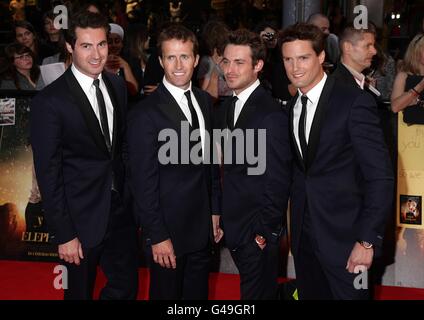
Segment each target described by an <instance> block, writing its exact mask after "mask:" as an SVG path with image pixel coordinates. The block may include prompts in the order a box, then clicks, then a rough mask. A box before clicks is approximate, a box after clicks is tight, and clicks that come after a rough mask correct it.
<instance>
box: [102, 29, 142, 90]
mask: <svg viewBox="0 0 424 320" xmlns="http://www.w3.org/2000/svg"><path fill="white" fill-rule="evenodd" d="M109 25H110V33H109V35H108V44H109V55H108V58H107V62H106V65H105V69H106V71H108V72H111V73H114V74H117V75H119V76H121V77H123V78H124V79H125V82H126V83H127V89H128V93H129V95H130V96H135V95H138V83H137V80H136V79H135V77H134V73H133V72H132V70H131V67H130V65H129V64H128V62H127V61H126V60H125V59H123V58H122V57H121V52H122V48H123V47H124V29H123V28H122V27H121V26H120V25H117V24H115V23H110V24H109Z"/></svg>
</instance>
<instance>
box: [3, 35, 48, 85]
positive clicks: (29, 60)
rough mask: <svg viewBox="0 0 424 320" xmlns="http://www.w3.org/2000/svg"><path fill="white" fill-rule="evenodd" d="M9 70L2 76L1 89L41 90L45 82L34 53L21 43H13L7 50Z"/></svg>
mask: <svg viewBox="0 0 424 320" xmlns="http://www.w3.org/2000/svg"><path fill="white" fill-rule="evenodd" d="M5 53H6V58H7V64H8V66H7V69H6V71H5V73H4V74H3V76H2V81H1V86H0V88H1V89H17V90H41V89H43V88H44V82H43V79H42V78H41V75H40V68H39V67H38V65H36V64H34V53H33V52H32V51H31V50H30V49H29V48H28V47H26V46H24V45H22V44H20V43H12V44H10V45H9V46H7V47H6V49H5Z"/></svg>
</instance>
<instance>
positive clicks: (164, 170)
mask: <svg viewBox="0 0 424 320" xmlns="http://www.w3.org/2000/svg"><path fill="white" fill-rule="evenodd" d="M192 91H193V94H194V95H195V97H196V100H197V102H198V104H199V106H200V108H201V110H202V113H203V118H204V120H205V129H206V131H210V128H211V125H210V123H211V115H210V112H211V109H212V104H211V103H212V100H211V98H210V96H209V95H208V94H207V93H205V92H204V91H201V90H199V89H197V88H194V87H193V88H192ZM181 121H187V119H186V117H185V116H184V113H183V112H182V111H181V108H180V107H179V106H178V104H177V102H176V101H175V99H174V98H173V96H172V95H171V93H170V92H169V91H168V90H167V89H166V88H165V86H164V85H163V84H162V83H161V84H160V85H159V87H158V88H157V90H156V91H155V92H154V93H152V94H151V95H150V96H148V97H147V98H146V99H144V100H143V101H141V102H140V103H139V104H137V105H136V106H135V107H134V108H133V109H131V112H130V113H129V116H128V145H129V163H130V186H131V189H132V192H133V195H134V198H135V202H136V212H137V215H138V217H139V218H140V222H141V225H142V230H143V232H144V233H145V235H146V238H147V239H148V241H149V242H150V243H151V244H156V243H159V242H162V241H164V240H166V239H168V238H170V239H171V241H172V244H173V247H174V251H175V253H176V255H177V256H181V255H183V254H186V253H190V252H194V251H198V250H201V249H204V248H205V246H206V245H207V243H208V241H209V237H210V234H211V208H212V205H211V169H210V168H211V166H210V165H209V164H203V163H202V164H193V163H191V162H190V163H189V164H180V163H178V164H162V163H160V161H159V158H158V157H159V152H160V150H161V148H162V147H164V145H165V144H169V141H168V139H166V141H159V134H160V132H161V131H162V130H164V129H168V130H169V129H171V130H173V132H175V137H176V140H174V141H177V142H178V145H179V143H180V142H182V143H184V142H185V141H182V140H184V139H185V138H184V137H183V138H182V137H181ZM178 149H179V150H181V148H180V146H179V147H178ZM179 152H180V151H178V153H179Z"/></svg>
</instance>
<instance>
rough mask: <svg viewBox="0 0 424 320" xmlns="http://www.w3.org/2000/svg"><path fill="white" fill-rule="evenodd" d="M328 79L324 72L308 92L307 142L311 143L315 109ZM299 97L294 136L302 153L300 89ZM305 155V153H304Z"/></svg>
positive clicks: (294, 120) (295, 107) (296, 107)
mask: <svg viewBox="0 0 424 320" xmlns="http://www.w3.org/2000/svg"><path fill="white" fill-rule="evenodd" d="M326 80H327V74H326V73H325V72H324V76H323V77H322V79H321V80H320V82H318V83H317V84H316V85H315V87H313V88H312V89H311V90H309V91H308V92H307V93H305V94H306V96H307V97H308V103H307V105H306V121H305V123H306V125H305V131H306V132H305V137H306V143H309V134H310V133H311V127H312V121H313V120H314V116H315V111H316V110H317V106H318V102H319V98H320V96H321V92H322V90H323V89H324V85H325V81H326ZM298 93H299V97H298V98H297V101H296V103H295V105H294V109H293V130H294V137H295V138H296V143H297V146H298V148H299V151H300V154H302V148H301V147H300V141H299V119H300V114H301V113H302V101H301V99H300V98H301V97H302V95H303V93H302V92H301V91H300V90H299V89H298ZM302 157H303V154H302Z"/></svg>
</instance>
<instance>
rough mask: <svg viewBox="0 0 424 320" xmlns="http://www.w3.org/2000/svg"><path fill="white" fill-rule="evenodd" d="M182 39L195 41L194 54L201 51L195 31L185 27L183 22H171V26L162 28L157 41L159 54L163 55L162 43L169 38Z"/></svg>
mask: <svg viewBox="0 0 424 320" xmlns="http://www.w3.org/2000/svg"><path fill="white" fill-rule="evenodd" d="M172 39H175V40H181V41H182V42H186V41H190V42H191V43H193V54H194V56H196V55H197V54H198V53H199V42H198V41H197V38H196V36H195V35H194V33H193V31H191V30H190V29H188V28H186V27H184V26H183V25H181V24H177V23H175V24H171V25H170V26H169V27H167V28H165V29H164V30H162V32H161V33H160V34H159V38H158V41H157V49H158V56H159V57H162V43H163V42H165V41H169V40H172Z"/></svg>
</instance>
